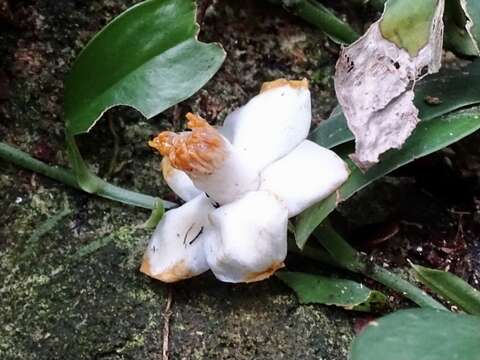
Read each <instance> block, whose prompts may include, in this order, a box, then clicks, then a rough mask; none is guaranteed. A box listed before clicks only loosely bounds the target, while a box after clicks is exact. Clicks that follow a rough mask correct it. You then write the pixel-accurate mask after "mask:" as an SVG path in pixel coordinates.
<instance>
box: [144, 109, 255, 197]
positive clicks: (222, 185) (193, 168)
mask: <svg viewBox="0 0 480 360" xmlns="http://www.w3.org/2000/svg"><path fill="white" fill-rule="evenodd" d="M187 119H188V123H187V127H188V128H190V129H191V130H192V131H185V132H182V133H179V134H176V133H172V132H169V131H164V132H162V133H160V134H159V135H158V136H157V137H156V138H155V139H153V140H152V141H150V142H149V144H150V146H152V147H153V148H155V149H157V150H158V151H159V152H160V153H161V154H162V155H163V156H165V158H168V162H169V163H170V164H172V166H173V167H175V168H176V169H178V170H182V171H184V172H185V174H187V175H188V176H189V177H190V179H191V180H192V182H193V184H194V186H195V187H196V188H198V189H200V190H202V191H204V192H205V193H207V194H208V196H209V197H210V198H211V199H212V200H213V201H215V202H217V203H219V204H221V205H222V204H226V203H228V202H231V201H234V200H236V199H237V198H239V197H240V196H241V195H243V194H244V193H245V192H247V191H252V190H257V189H258V186H259V184H260V177H259V172H258V171H255V170H254V169H253V167H252V166H251V164H250V162H249V161H247V159H245V158H243V157H241V156H239V154H238V151H237V150H236V149H235V148H234V147H233V146H232V144H230V142H229V141H228V140H227V139H226V138H225V137H224V136H222V134H221V133H220V132H219V131H218V130H217V129H215V128H214V127H212V126H210V125H209V124H208V123H207V122H206V121H205V120H204V119H202V118H201V117H200V116H198V115H194V114H191V113H189V114H187Z"/></svg>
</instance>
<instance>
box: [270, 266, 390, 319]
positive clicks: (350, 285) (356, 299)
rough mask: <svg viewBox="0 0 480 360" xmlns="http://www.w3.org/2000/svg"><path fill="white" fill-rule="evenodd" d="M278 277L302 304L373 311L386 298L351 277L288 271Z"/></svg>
mask: <svg viewBox="0 0 480 360" xmlns="http://www.w3.org/2000/svg"><path fill="white" fill-rule="evenodd" d="M277 277H278V278H279V279H280V280H282V281H283V282H284V283H285V284H286V285H287V286H289V287H290V288H292V289H293V290H294V291H295V293H296V294H297V296H298V300H299V301H300V303H302V304H323V305H335V306H340V307H343V308H345V309H347V310H357V311H372V310H373V309H375V308H378V307H381V306H382V305H385V303H386V301H387V298H386V296H385V295H383V294H382V293H381V292H379V291H375V290H370V289H369V288H367V287H366V286H364V285H362V284H359V283H356V282H354V281H351V280H345V279H335V278H329V277H325V276H321V275H314V274H306V273H301V272H289V271H281V272H279V273H278V274H277Z"/></svg>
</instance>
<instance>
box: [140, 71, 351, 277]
mask: <svg viewBox="0 0 480 360" xmlns="http://www.w3.org/2000/svg"><path fill="white" fill-rule="evenodd" d="M187 120H188V122H187V127H188V128H189V129H190V130H191V131H185V132H181V133H179V134H176V133H173V132H168V131H165V132H162V133H160V134H159V135H158V136H157V137H156V138H155V139H154V140H152V141H150V142H149V145H150V146H151V147H153V148H155V149H157V150H158V151H159V152H160V154H161V155H163V160H162V171H163V176H164V177H165V180H166V182H167V184H168V185H169V186H170V187H171V188H172V190H173V191H175V192H176V193H177V194H178V196H179V197H181V198H182V199H183V200H185V201H186V203H185V204H184V205H182V206H180V207H178V208H176V209H173V210H170V211H168V212H167V213H166V214H165V215H164V217H163V219H162V220H161V221H160V223H159V224H158V226H157V228H156V230H155V233H154V234H153V236H152V238H151V240H150V243H149V245H148V248H147V251H146V253H145V256H144V259H143V263H142V266H141V268H140V271H142V272H143V273H145V274H147V275H149V276H151V277H153V278H155V279H159V280H161V281H164V282H174V281H178V280H182V279H186V278H189V277H192V276H195V275H198V274H201V273H203V272H205V271H207V270H209V269H210V270H211V271H212V272H213V273H214V274H215V276H216V277H217V278H218V279H220V280H222V281H226V282H252V281H259V280H263V279H265V278H267V277H269V276H270V275H272V274H273V273H274V272H275V271H276V270H277V269H279V268H281V267H283V266H284V264H283V261H284V260H285V257H286V255H287V224H288V218H290V217H292V216H295V215H297V214H299V213H300V212H302V211H303V210H305V209H306V208H307V207H309V206H311V205H313V204H315V203H316V202H318V201H320V200H322V199H324V198H326V197H327V196H328V195H330V194H331V193H332V192H334V191H335V190H336V189H337V188H338V187H339V186H340V185H341V184H342V183H343V182H344V181H345V180H346V179H347V177H348V175H349V170H348V167H347V165H346V164H345V163H344V161H343V160H342V159H341V158H339V157H338V156H337V155H336V154H335V153H334V152H332V151H330V150H327V149H325V148H323V147H321V146H318V145H317V144H315V143H313V142H311V141H309V140H306V137H307V135H308V131H309V129H310V124H311V105H310V92H309V90H308V82H307V80H301V81H287V80H285V79H279V80H276V81H272V82H268V83H264V84H263V86H262V89H261V91H260V94H259V95H257V96H255V97H254V98H253V99H251V100H250V101H249V102H248V103H247V104H246V105H245V106H243V107H241V108H239V109H237V110H235V111H234V112H233V113H231V114H230V115H229V116H228V117H227V118H226V119H225V122H224V125H223V126H222V127H220V128H214V127H212V126H211V125H209V124H208V123H207V122H206V121H205V120H204V119H202V118H201V117H200V116H198V115H194V114H191V113H189V114H187Z"/></svg>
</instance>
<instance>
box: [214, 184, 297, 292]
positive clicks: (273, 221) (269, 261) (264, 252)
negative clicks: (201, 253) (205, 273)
mask: <svg viewBox="0 0 480 360" xmlns="http://www.w3.org/2000/svg"><path fill="white" fill-rule="evenodd" d="M209 219H210V222H211V224H212V232H213V233H216V236H209V237H208V239H207V241H206V242H205V255H206V257H207V262H208V264H209V266H210V268H211V270H212V271H213V273H214V274H215V276H216V277H217V278H218V279H220V280H222V281H225V282H233V283H236V282H253V281H260V280H263V279H266V278H268V277H269V276H270V275H272V274H273V273H274V272H275V271H276V270H277V269H279V268H281V267H283V266H284V265H283V261H284V260H285V257H286V255H287V222H288V220H287V209H286V208H285V207H284V205H283V204H282V203H281V202H280V201H279V200H278V199H277V198H276V197H275V196H274V195H273V194H271V193H269V192H267V191H254V192H249V193H247V194H246V195H245V196H243V197H242V198H241V199H239V200H237V201H235V202H233V203H231V204H228V205H225V206H222V207H220V208H219V209H217V210H215V211H213V212H212V213H211V214H210V215H209Z"/></svg>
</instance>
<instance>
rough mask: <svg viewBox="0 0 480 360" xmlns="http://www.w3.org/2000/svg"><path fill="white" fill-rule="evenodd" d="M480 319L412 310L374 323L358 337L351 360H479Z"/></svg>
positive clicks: (445, 312) (394, 314)
mask: <svg viewBox="0 0 480 360" xmlns="http://www.w3.org/2000/svg"><path fill="white" fill-rule="evenodd" d="M479 354H480V317H476V316H471V315H460V314H453V313H451V312H448V311H439V310H431V309H411V310H401V311H397V312H395V313H393V314H391V315H388V316H385V317H383V318H381V319H379V320H376V321H372V322H371V323H370V324H369V325H368V326H367V327H366V328H365V330H364V331H363V332H362V333H361V334H360V336H358V337H357V338H356V339H355V340H354V342H353V344H352V349H351V352H350V356H349V359H350V360H373V359H385V360H387V359H388V360H453V359H458V360H478V359H479Z"/></svg>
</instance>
